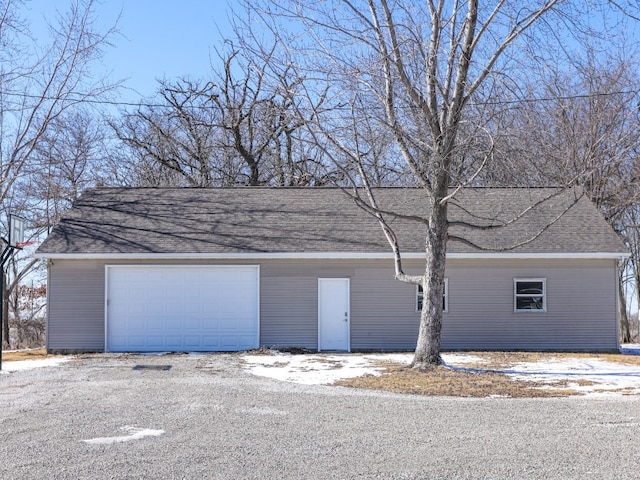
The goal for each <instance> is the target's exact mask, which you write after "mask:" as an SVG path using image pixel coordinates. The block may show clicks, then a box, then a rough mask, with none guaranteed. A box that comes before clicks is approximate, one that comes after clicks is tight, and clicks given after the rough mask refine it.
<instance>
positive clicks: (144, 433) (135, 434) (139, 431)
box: [83, 425, 164, 445]
mask: <svg viewBox="0 0 640 480" xmlns="http://www.w3.org/2000/svg"><path fill="white" fill-rule="evenodd" d="M120 430H123V431H124V432H126V433H127V435H118V436H116V437H98V438H92V439H90V440H83V442H85V443H89V444H91V445H110V444H112V443H123V442H130V441H131V440H140V439H141V438H144V437H159V436H160V435H162V434H163V433H164V430H152V429H150V428H138V427H132V426H129V425H125V426H124V427H121V428H120Z"/></svg>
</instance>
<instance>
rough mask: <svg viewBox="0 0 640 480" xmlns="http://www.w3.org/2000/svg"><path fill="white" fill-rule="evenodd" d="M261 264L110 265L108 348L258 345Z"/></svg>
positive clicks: (194, 348) (197, 348)
mask: <svg viewBox="0 0 640 480" xmlns="http://www.w3.org/2000/svg"><path fill="white" fill-rule="evenodd" d="M258 273H259V271H258V267H257V266H197V267H192V266H149V265H147V266H142V265H136V266H111V267H108V270H107V283H108V285H107V287H108V288H107V327H106V329H107V345H106V348H107V350H109V351H162V350H176V351H189V350H191V351H216V350H243V349H248V348H255V347H257V346H258V343H259V309H258V292H259V274H258Z"/></svg>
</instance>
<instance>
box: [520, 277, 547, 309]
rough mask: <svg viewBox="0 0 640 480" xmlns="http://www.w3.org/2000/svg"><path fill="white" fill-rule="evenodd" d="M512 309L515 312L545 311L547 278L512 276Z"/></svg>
mask: <svg viewBox="0 0 640 480" xmlns="http://www.w3.org/2000/svg"><path fill="white" fill-rule="evenodd" d="M513 309H514V311H516V312H546V311H547V279H546V278H514V279H513Z"/></svg>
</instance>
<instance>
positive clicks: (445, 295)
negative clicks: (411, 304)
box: [416, 278, 449, 312]
mask: <svg viewBox="0 0 640 480" xmlns="http://www.w3.org/2000/svg"><path fill="white" fill-rule="evenodd" d="M423 302H424V292H423V291H422V285H417V288H416V312H420V311H421V310H422V303H423ZM448 310H449V279H448V278H445V279H444V285H443V289H442V311H443V312H447V311H448Z"/></svg>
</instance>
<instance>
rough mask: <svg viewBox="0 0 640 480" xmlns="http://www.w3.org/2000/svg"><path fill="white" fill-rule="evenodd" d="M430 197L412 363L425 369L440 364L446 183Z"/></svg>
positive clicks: (444, 260)
mask: <svg viewBox="0 0 640 480" xmlns="http://www.w3.org/2000/svg"><path fill="white" fill-rule="evenodd" d="M438 193H439V195H437V197H436V198H434V199H433V205H432V206H431V214H430V216H429V226H428V227H427V237H426V242H425V253H426V263H425V274H424V277H423V278H422V289H423V291H424V297H423V298H424V301H423V303H422V313H421V315H420V328H419V330H418V341H417V343H416V350H415V354H414V357H413V362H412V363H411V366H412V367H413V368H417V369H424V368H428V367H432V366H434V365H440V364H441V363H442V359H441V358H440V337H441V332H442V296H443V293H444V292H443V288H444V271H445V262H446V254H447V231H448V222H447V203H442V204H441V203H440V200H441V199H442V198H444V197H445V195H446V183H444V182H443V185H442V187H441V188H440V189H438Z"/></svg>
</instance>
